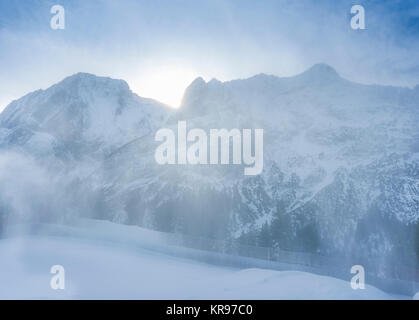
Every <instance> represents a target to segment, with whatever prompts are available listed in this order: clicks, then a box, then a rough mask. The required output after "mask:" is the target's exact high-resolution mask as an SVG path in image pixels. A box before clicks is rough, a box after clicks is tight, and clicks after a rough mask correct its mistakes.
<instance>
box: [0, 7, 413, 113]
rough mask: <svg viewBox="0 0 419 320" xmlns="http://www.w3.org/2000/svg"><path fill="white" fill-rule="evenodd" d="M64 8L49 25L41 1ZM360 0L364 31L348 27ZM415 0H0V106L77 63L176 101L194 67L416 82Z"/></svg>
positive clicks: (206, 71) (197, 70) (238, 73)
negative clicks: (54, 25) (324, 70)
mask: <svg viewBox="0 0 419 320" xmlns="http://www.w3.org/2000/svg"><path fill="white" fill-rule="evenodd" d="M54 4H60V5H62V6H63V7H64V8H65V10H66V11H65V14H66V28H65V30H52V29H51V28H50V19H51V17H52V14H51V13H50V8H51V7H52V6H53V5H54ZM354 4H361V5H363V6H364V8H365V13H366V30H352V29H351V27H350V19H351V14H350V9H351V6H352V5H354ZM418 49H419V1H411V0H391V1H390V0H389V1H385V0H381V1H378V0H358V1H356V0H354V1H346V0H343V1H336V0H317V1H315V0H276V1H269V0H257V1H256V0H253V1H249V0H146V1H144V0H141V1H140V0H119V1H115V0H60V1H49V0H48V1H47V0H43V1H41V0H0V110H1V109H2V108H3V107H5V105H6V104H7V103H9V102H10V101H11V100H13V99H17V98H19V97H20V96H22V95H23V94H25V93H27V92H30V91H33V90H36V89H39V88H47V87H48V86H50V85H52V84H54V83H56V82H57V81H59V80H61V79H63V78H64V77H66V76H68V75H71V74H73V73H76V72H79V71H83V72H90V73H94V74H97V75H104V76H110V77H114V78H122V79H124V80H126V81H127V82H128V83H129V85H130V87H131V89H132V90H133V91H134V92H136V93H138V94H139V95H141V96H147V97H152V98H156V99H157V100H162V101H163V102H166V103H171V104H177V103H178V102H179V100H180V97H181V95H182V93H183V90H184V89H185V87H186V86H187V85H188V84H189V83H190V82H191V81H192V80H193V79H194V78H195V77H197V76H202V77H204V79H206V80H210V79H211V78H217V79H220V80H230V79H235V78H245V77H249V76H252V75H254V74H257V73H261V72H264V73H269V74H275V75H278V76H290V75H294V74H297V73H299V72H302V71H304V70H305V69H307V68H308V67H310V66H311V65H313V64H315V63H318V62H325V63H328V64H330V65H331V66H333V67H334V68H335V69H336V70H337V71H338V72H339V73H340V74H341V75H342V76H344V77H346V78H348V79H351V80H354V81H358V82H362V83H379V84H392V85H402V86H414V85H416V84H419V50H418Z"/></svg>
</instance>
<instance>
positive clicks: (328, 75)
mask: <svg viewBox="0 0 419 320" xmlns="http://www.w3.org/2000/svg"><path fill="white" fill-rule="evenodd" d="M301 75H304V76H308V77H310V78H317V79H338V78H340V76H339V74H338V73H337V72H336V70H335V69H334V68H332V67H331V66H329V65H328V64H326V63H317V64H315V65H313V66H312V67H311V68H309V69H308V70H306V71H305V72H303V73H302V74H301Z"/></svg>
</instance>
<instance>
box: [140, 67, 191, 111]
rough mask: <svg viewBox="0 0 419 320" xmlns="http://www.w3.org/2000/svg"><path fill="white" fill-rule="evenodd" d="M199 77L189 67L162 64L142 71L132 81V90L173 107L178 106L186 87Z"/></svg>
mask: <svg viewBox="0 0 419 320" xmlns="http://www.w3.org/2000/svg"><path fill="white" fill-rule="evenodd" d="M197 77H198V74H197V73H196V72H194V71H193V70H191V69H188V68H187V67H181V66H161V67H157V68H153V69H150V70H147V71H146V72H141V76H140V77H139V78H136V79H135V80H133V82H132V90H133V91H134V92H136V93H137V94H138V95H140V96H141V97H147V98H152V99H155V100H157V101H159V102H163V103H165V104H167V105H169V106H170V107H172V108H178V107H179V106H180V103H181V101H182V97H183V94H184V92H185V89H186V88H187V87H188V86H189V85H190V84H191V82H192V81H193V80H194V79H195V78H197Z"/></svg>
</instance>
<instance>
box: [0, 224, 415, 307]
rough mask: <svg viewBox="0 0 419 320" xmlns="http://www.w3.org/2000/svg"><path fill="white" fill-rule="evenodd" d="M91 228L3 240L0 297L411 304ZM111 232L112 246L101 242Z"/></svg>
mask: <svg viewBox="0 0 419 320" xmlns="http://www.w3.org/2000/svg"><path fill="white" fill-rule="evenodd" d="M88 225H89V226H90V230H91V232H90V233H88V232H86V228H84V227H83V228H80V229H79V228H78V227H63V226H53V225H50V226H49V227H48V228H49V232H52V233H54V232H55V233H56V234H57V237H52V236H46V235H38V236H34V235H32V236H18V237H12V238H8V239H3V240H0V261H2V263H1V264H0V283H1V284H2V285H1V287H0V299H64V298H65V299H400V298H403V299H409V297H403V296H393V295H390V294H387V293H384V292H382V291H380V290H378V289H376V288H374V287H372V286H368V285H367V286H366V289H365V290H352V289H351V286H350V283H349V282H346V281H343V280H338V279H334V278H330V277H324V276H318V275H314V274H310V273H305V272H297V271H281V272H280V271H271V270H264V269H243V270H240V269H234V268H226V267H218V266H211V265H207V264H203V263H199V262H195V261H192V260H187V259H181V258H175V257H173V256H168V255H165V254H160V253H156V252H155V251H149V250H147V249H144V248H142V247H141V246H140V247H138V246H136V245H130V244H132V243H133V241H128V242H126V244H125V245H124V244H122V243H121V238H123V239H125V240H127V239H131V240H134V239H136V240H140V241H143V240H145V241H147V242H148V243H149V245H150V244H152V243H154V245H155V246H160V247H161V248H160V249H159V251H164V250H165V249H164V244H162V243H161V241H159V239H158V238H153V237H152V236H150V233H149V232H147V230H142V229H139V228H133V227H122V226H121V227H118V226H116V225H112V224H106V223H100V222H93V221H92V222H88ZM105 233H106V234H107V239H108V241H104V240H100V239H101V238H102V237H103V235H104V234H105ZM122 233H123V234H124V237H120V236H119V235H120V234H122ZM58 235H59V236H58ZM112 238H115V240H117V242H112V241H109V240H110V239H112ZM95 239H96V240H95ZM53 265H62V266H63V267H64V269H65V279H66V280H65V281H66V282H65V290H58V291H55V290H52V289H51V288H50V280H51V277H52V275H51V274H50V273H49V271H50V268H51V266H53Z"/></svg>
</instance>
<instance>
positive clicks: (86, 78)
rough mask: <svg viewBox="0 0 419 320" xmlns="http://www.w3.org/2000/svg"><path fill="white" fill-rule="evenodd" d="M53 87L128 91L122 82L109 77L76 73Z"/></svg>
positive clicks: (125, 84)
mask: <svg viewBox="0 0 419 320" xmlns="http://www.w3.org/2000/svg"><path fill="white" fill-rule="evenodd" d="M53 87H59V88H63V87H64V88H66V89H69V90H71V89H84V90H88V91H91V90H93V89H99V88H108V89H110V88H112V89H114V90H118V91H119V90H121V91H130V89H129V86H128V84H127V83H126V82H125V81H124V80H120V79H113V78H109V77H100V76H96V75H94V74H91V73H85V72H78V73H76V74H73V75H71V76H69V77H67V78H65V79H64V80H62V81H60V82H59V83H58V84H56V85H55V86H53Z"/></svg>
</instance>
